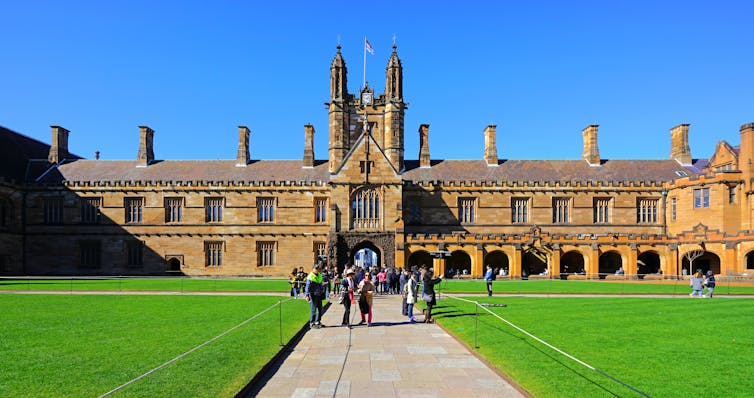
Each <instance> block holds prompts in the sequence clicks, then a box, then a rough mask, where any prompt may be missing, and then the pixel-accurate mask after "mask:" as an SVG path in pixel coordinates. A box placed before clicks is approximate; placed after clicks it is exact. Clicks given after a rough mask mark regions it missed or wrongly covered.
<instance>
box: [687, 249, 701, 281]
mask: <svg viewBox="0 0 754 398" xmlns="http://www.w3.org/2000/svg"><path fill="white" fill-rule="evenodd" d="M704 253H705V251H704V249H703V248H702V249H696V250H691V251H688V252H686V254H684V255H683V256H684V257H686V260H689V275H692V274H693V273H694V272H693V271H692V270H693V269H694V260H696V259H697V258H699V257H701V256H702V255H703V254H704Z"/></svg>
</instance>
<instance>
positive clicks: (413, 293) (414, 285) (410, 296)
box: [403, 273, 419, 322]
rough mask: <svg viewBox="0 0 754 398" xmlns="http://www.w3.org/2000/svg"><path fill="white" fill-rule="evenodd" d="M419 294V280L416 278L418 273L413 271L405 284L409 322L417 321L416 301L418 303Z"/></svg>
mask: <svg viewBox="0 0 754 398" xmlns="http://www.w3.org/2000/svg"><path fill="white" fill-rule="evenodd" d="M418 294H419V282H418V281H417V280H416V274H415V273H411V277H410V278H409V279H408V281H407V282H406V284H405V285H403V296H404V297H406V313H407V314H408V320H409V322H416V318H414V303H416V298H417V296H418Z"/></svg>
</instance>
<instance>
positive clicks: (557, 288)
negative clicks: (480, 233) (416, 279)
mask: <svg viewBox="0 0 754 398" xmlns="http://www.w3.org/2000/svg"><path fill="white" fill-rule="evenodd" d="M492 286H493V287H492V289H493V291H494V292H495V293H502V294H519V293H535V294H547V293H570V294H679V295H688V294H689V293H691V288H689V282H688V281H687V280H679V281H672V280H668V281H604V280H602V281H566V280H560V279H546V280H496V281H494V282H492ZM440 289H441V290H442V291H443V292H446V293H487V285H486V282H485V281H483V280H458V279H450V280H445V281H443V282H442V284H441V285H440ZM715 294H719V295H725V294H754V286H745V285H741V284H731V283H728V282H721V281H720V280H718V282H717V287H716V288H715Z"/></svg>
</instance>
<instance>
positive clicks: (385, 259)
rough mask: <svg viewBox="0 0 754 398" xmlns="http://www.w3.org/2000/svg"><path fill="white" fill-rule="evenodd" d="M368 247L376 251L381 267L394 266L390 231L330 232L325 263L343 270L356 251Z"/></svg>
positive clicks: (393, 247)
mask: <svg viewBox="0 0 754 398" xmlns="http://www.w3.org/2000/svg"><path fill="white" fill-rule="evenodd" d="M361 249H369V250H371V251H373V252H375V253H377V263H378V264H379V265H380V266H382V267H394V266H395V233H394V232H393V233H390V232H353V231H341V232H331V233H330V236H329V237H328V239H327V249H326V252H327V265H328V266H332V267H336V269H337V270H338V272H343V269H344V268H345V267H346V265H350V264H353V261H354V259H355V255H356V253H357V252H358V251H359V250H361Z"/></svg>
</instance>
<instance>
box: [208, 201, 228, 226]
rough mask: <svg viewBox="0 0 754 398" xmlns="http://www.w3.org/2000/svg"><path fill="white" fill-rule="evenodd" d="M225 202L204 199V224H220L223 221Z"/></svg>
mask: <svg viewBox="0 0 754 398" xmlns="http://www.w3.org/2000/svg"><path fill="white" fill-rule="evenodd" d="M224 202H225V200H224V199H223V198H205V199H204V210H205V214H206V215H205V218H204V221H206V222H222V221H223V204H224Z"/></svg>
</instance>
